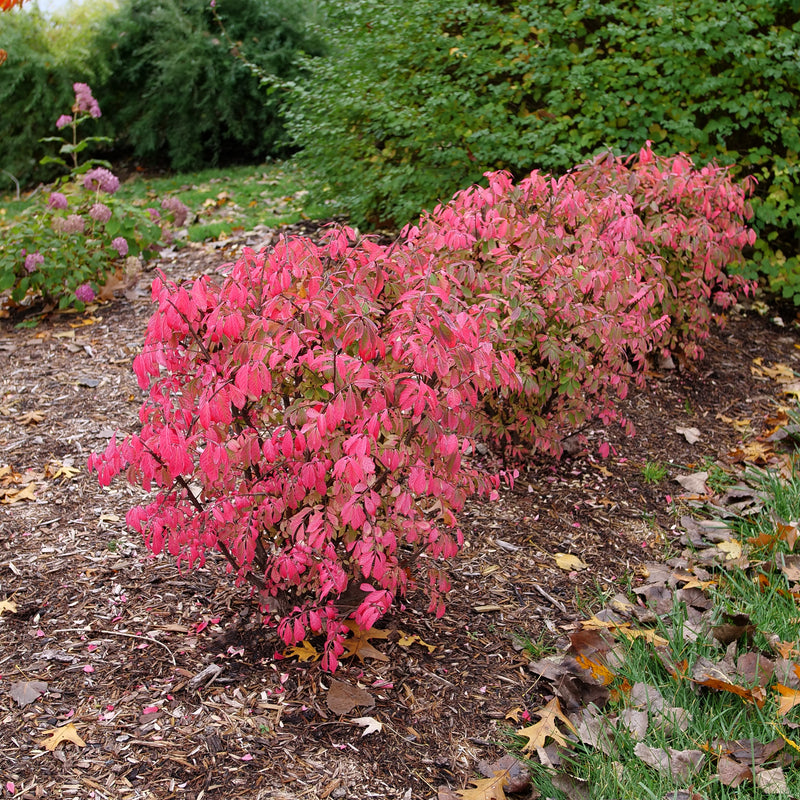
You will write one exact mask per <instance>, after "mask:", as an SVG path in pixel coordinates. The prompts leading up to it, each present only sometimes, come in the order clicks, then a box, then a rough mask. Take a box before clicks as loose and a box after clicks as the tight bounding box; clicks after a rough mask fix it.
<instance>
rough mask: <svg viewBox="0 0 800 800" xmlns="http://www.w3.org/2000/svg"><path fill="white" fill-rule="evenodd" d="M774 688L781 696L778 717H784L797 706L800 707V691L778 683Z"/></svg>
mask: <svg viewBox="0 0 800 800" xmlns="http://www.w3.org/2000/svg"><path fill="white" fill-rule="evenodd" d="M772 688H773V689H774V690H775V691H776V692H778V694H780V696H781V699H780V702H779V704H778V710H777V711H776V712H775V713H776V715H777V716H779V717H782V716H784V715H785V714H787V713H788V712H789V711H791V709H793V708H794V707H795V706H797V705H800V690H798V689H790V688H789V687H788V686H784V685H783V684H782V683H776V684H775V686H773V687H772Z"/></svg>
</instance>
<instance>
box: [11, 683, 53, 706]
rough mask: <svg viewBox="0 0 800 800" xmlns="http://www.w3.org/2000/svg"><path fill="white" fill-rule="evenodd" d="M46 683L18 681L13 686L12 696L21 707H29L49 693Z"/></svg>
mask: <svg viewBox="0 0 800 800" xmlns="http://www.w3.org/2000/svg"><path fill="white" fill-rule="evenodd" d="M47 686H48V684H47V682H46V681H17V682H16V683H12V684H11V688H10V692H11V696H12V697H13V698H14V699H15V700H16V701H17V703H18V704H19V705H21V706H27V705H28V704H29V703H32V702H33V701H34V700H37V699H38V698H40V697H41V696H42V695H43V694H44V693H45V692H46V691H47Z"/></svg>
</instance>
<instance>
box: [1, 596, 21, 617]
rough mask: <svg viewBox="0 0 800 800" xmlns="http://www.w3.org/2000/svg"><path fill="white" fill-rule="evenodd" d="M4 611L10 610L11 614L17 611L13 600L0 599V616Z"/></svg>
mask: <svg viewBox="0 0 800 800" xmlns="http://www.w3.org/2000/svg"><path fill="white" fill-rule="evenodd" d="M4 611H10V612H11V613H12V614H16V613H17V604H16V603H15V602H14V601H13V600H0V616H2V615H3V612H4Z"/></svg>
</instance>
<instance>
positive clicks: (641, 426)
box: [0, 234, 800, 800]
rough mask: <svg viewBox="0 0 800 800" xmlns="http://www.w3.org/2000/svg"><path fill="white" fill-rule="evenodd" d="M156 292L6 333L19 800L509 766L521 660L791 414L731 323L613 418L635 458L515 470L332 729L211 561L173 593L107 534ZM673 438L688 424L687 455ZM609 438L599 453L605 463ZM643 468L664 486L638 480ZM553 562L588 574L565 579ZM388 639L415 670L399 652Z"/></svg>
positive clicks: (8, 768)
mask: <svg viewBox="0 0 800 800" xmlns="http://www.w3.org/2000/svg"><path fill="white" fill-rule="evenodd" d="M265 235H266V236H267V237H268V236H269V235H268V234H265ZM246 241H247V237H244V236H243V237H239V239H237V240H229V241H228V242H223V243H219V244H218V245H215V246H205V247H200V246H190V247H187V248H185V249H183V250H181V251H179V252H177V253H174V254H172V255H167V256H166V257H165V258H164V260H163V261H162V263H160V264H159V265H158V266H159V267H161V268H163V269H164V270H165V271H166V272H167V274H168V275H169V276H170V277H173V278H176V279H183V278H193V277H195V276H197V275H199V274H201V273H202V272H212V271H214V270H215V269H216V268H217V267H218V266H219V265H221V264H222V263H223V262H226V261H230V260H232V259H234V258H235V257H236V255H237V253H238V250H239V248H240V247H241V245H242V244H244V243H246ZM249 243H250V244H253V245H257V244H260V243H263V242H257V241H255V240H250V241H249ZM151 277H152V275H151V274H149V273H145V274H143V275H141V276H139V278H138V280H131V281H129V282H128V284H127V285H126V287H125V289H124V293H123V296H121V297H119V298H117V299H116V300H114V301H113V302H108V303H105V304H102V305H98V306H97V307H95V308H92V309H90V310H89V311H88V312H87V313H85V314H73V315H62V316H57V317H53V318H50V319H45V320H44V321H43V322H42V323H41V324H40V325H39V326H38V327H36V328H33V329H16V328H14V327H13V325H12V324H11V322H10V321H9V320H5V321H3V320H0V364H1V365H2V368H1V369H0V545H1V546H2V553H0V603H1V602H2V601H3V600H6V601H12V604H13V605H15V607H16V611H14V610H13V606H8V605H7V606H5V607H4V606H3V605H0V608H2V609H4V610H3V611H2V615H0V642H1V643H2V647H0V674H1V675H2V677H1V678H0V721H1V722H2V724H0V779H1V780H0V792H2V791H3V787H4V786H5V785H6V783H7V782H13V783H14V785H15V786H14V790H15V796H16V797H30V798H34V797H60V798H71V797H75V798H88V797H92V798H156V799H157V800H162V798H173V797H175V798H187V800H189V799H191V800H201V798H237V797H241V798H276V799H278V800H279V799H280V798H311V799H319V800H323V799H324V798H329V797H330V798H354V799H355V798H358V799H359V800H361V799H362V798H369V797H377V798H412V797H413V798H434V797H436V796H437V793H438V792H439V787H441V786H449V787H451V788H452V789H455V790H458V789H461V788H463V787H464V786H465V785H466V784H467V782H468V781H469V779H470V778H471V777H473V776H475V775H476V774H477V768H478V763H479V762H480V761H482V760H483V761H490V762H491V761H493V760H494V759H497V758H499V757H500V756H501V755H502V754H503V744H504V743H507V742H508V738H507V731H508V730H509V729H510V728H511V727H513V723H512V722H511V721H510V718H509V717H508V715H509V713H510V712H512V713H513V711H514V709H517V710H518V711H519V710H523V709H528V710H534V709H535V708H537V707H539V706H540V705H541V704H542V703H543V701H544V700H545V699H546V698H545V695H544V692H546V686H544V685H541V686H540V685H537V683H536V682H535V679H534V678H533V677H532V676H531V674H530V673H529V672H528V671H527V670H526V669H525V665H526V663H527V660H528V656H527V655H526V653H525V651H524V650H523V649H522V648H521V646H520V639H521V638H528V639H530V640H533V641H537V640H540V639H542V640H543V641H554V640H555V639H557V638H558V637H559V636H561V635H563V633H564V632H565V631H568V630H569V629H570V626H571V625H572V624H573V623H574V622H575V620H576V619H579V618H582V617H584V616H586V615H587V614H589V613H590V612H591V608H592V604H593V602H595V601H596V598H597V593H598V592H604V591H611V592H614V591H616V590H617V589H619V588H621V587H625V586H626V585H627V583H628V580H629V578H630V577H631V576H632V575H633V574H634V573H635V572H636V570H637V566H639V565H640V564H642V563H643V562H645V561H651V560H653V559H654V558H658V557H663V556H664V555H665V553H668V552H669V551H670V548H671V546H672V543H673V542H675V541H676V540H677V525H676V519H677V514H676V511H679V510H680V507H681V503H682V501H679V500H677V499H676V498H677V497H678V495H680V494H681V493H682V492H684V490H683V489H682V487H681V486H680V485H679V484H677V483H676V482H674V478H675V477H677V476H680V475H687V474H690V473H692V472H696V471H700V470H705V471H709V472H710V474H711V477H710V479H709V483H710V484H711V490H712V493H713V491H717V490H721V488H722V483H723V482H724V480H725V479H726V478H729V479H735V476H736V473H737V471H739V470H741V469H742V468H744V467H745V466H747V460H748V459H749V462H750V463H751V464H752V463H756V464H761V465H764V464H770V465H773V466H776V467H778V468H780V467H781V466H782V464H783V463H784V460H783V459H784V457H783V456H781V455H780V453H775V452H774V450H773V445H772V444H771V443H769V442H768V441H767V438H768V436H769V434H770V433H772V431H773V430H774V429H775V428H776V426H778V425H779V424H780V423H781V422H782V421H785V416H782V411H781V408H782V407H783V406H784V405H785V404H786V403H787V401H786V400H785V398H784V397H782V395H781V385H780V384H778V383H777V382H776V381H774V380H773V379H772V378H771V377H769V375H766V374H763V373H762V374H759V372H760V371H759V369H758V368H757V367H758V365H757V364H756V365H755V366H756V369H755V371H754V360H755V359H762V360H763V361H762V362H761V363H762V364H763V365H773V364H776V363H783V364H788V365H790V366H796V365H797V361H798V360H799V359H800V350H798V343H799V342H800V339H799V338H798V336H797V334H796V333H795V332H794V331H793V330H791V329H790V328H788V327H779V326H777V325H776V324H775V323H774V322H773V321H771V320H770V319H768V318H762V317H760V316H758V315H756V314H754V313H752V312H747V311H741V312H740V311H737V312H733V313H731V314H730V316H729V318H728V320H727V327H726V328H725V329H724V330H722V331H716V332H715V333H714V334H713V336H712V338H711V339H710V341H709V342H708V344H707V347H706V358H705V360H704V361H702V362H699V363H697V364H690V365H688V366H685V367H684V368H682V369H677V370H662V371H661V372H659V373H653V374H652V375H651V376H650V381H649V390H648V391H647V392H642V393H636V394H635V395H633V396H632V397H630V398H629V400H628V401H627V402H626V403H625V408H626V411H627V413H628V415H629V416H630V418H631V419H632V420H633V422H634V424H635V426H636V430H637V434H636V436H635V437H633V438H626V437H624V436H623V435H622V434H621V433H620V432H619V431H617V430H612V431H610V432H607V431H605V430H603V429H602V428H601V427H600V426H599V425H598V426H596V427H592V428H590V429H587V430H586V431H585V432H584V433H585V434H586V436H587V438H588V442H589V445H588V446H587V447H583V446H578V447H577V448H575V450H576V452H575V453H574V454H573V455H572V456H566V457H564V458H563V459H562V460H561V461H558V462H556V461H551V460H547V459H540V460H537V461H534V462H532V463H530V464H528V465H526V466H525V467H524V469H523V470H522V474H521V475H520V477H519V478H518V480H517V481H516V484H515V486H514V488H513V490H506V491H504V492H503V494H502V498H501V500H500V501H498V502H496V503H481V502H474V503H472V504H471V505H470V506H469V508H468V509H467V511H466V512H465V513H464V514H463V516H462V523H463V528H464V532H465V536H466V538H467V546H466V547H465V548H464V551H463V553H462V554H461V555H460V556H459V558H458V559H456V560H455V562H454V563H453V566H452V576H453V584H454V589H453V592H452V595H451V596H450V598H449V604H448V610H447V614H446V615H445V617H444V618H443V619H442V620H439V621H436V620H434V619H431V618H429V617H428V616H427V615H426V614H425V613H424V605H420V607H419V608H418V607H416V606H415V604H414V600H415V599H416V598H413V597H412V598H411V602H410V604H409V609H408V610H407V611H406V612H404V613H403V614H402V615H399V614H398V615H396V616H393V617H391V618H388V619H386V620H384V621H383V622H382V623H381V627H383V628H385V629H386V630H387V631H389V632H390V633H389V635H388V638H386V639H383V640H381V639H373V640H372V642H371V644H372V645H373V646H374V647H375V648H376V649H377V650H378V651H379V652H380V653H381V654H382V655H383V656H384V658H385V659H386V660H378V659H375V658H367V659H365V661H364V662H363V663H362V662H360V661H359V660H358V659H352V660H349V661H346V662H344V663H343V665H342V667H341V668H340V671H339V672H338V673H337V674H336V676H335V679H336V680H338V681H340V682H343V683H345V684H347V685H348V686H350V687H351V688H352V687H356V685H358V686H360V687H361V688H362V689H364V690H365V691H366V692H368V694H369V697H368V698H366V697H365V696H363V695H362V696H361V698H360V699H361V702H362V705H360V706H357V707H354V708H353V710H352V711H351V712H350V713H347V714H344V715H339V714H336V713H334V712H333V711H331V709H330V707H329V705H328V701H329V700H330V696H329V694H328V692H329V689H330V687H331V685H332V678H331V676H330V675H327V674H325V673H322V672H321V671H320V669H319V667H318V664H317V663H314V662H300V661H298V660H297V659H296V658H294V657H292V658H282V657H281V655H280V653H281V650H282V649H283V648H282V646H281V645H280V643H279V642H278V641H277V639H276V638H275V635H274V632H273V631H272V630H270V629H269V628H267V627H265V626H263V625H262V624H261V622H260V620H259V619H258V615H257V613H256V612H255V609H254V608H253V606H252V605H251V604H250V602H249V600H248V597H247V593H246V591H245V590H243V589H242V590H237V589H235V588H234V587H233V586H232V583H231V581H230V580H229V579H228V577H227V576H226V575H225V573H224V569H223V565H222V564H220V563H211V562H209V563H208V564H207V566H206V568H205V569H202V570H196V571H193V572H191V573H187V574H181V573H179V572H178V571H177V570H176V568H175V566H174V565H173V563H172V562H171V561H170V560H169V559H168V558H166V557H159V558H156V559H153V558H152V557H150V555H149V554H148V553H147V551H146V550H145V548H144V547H143V545H142V543H141V542H140V541H139V540H138V538H137V537H136V536H135V535H133V534H131V533H129V532H128V531H127V530H126V528H125V523H124V517H125V513H126V511H127V510H128V508H129V507H130V506H131V505H132V503H133V502H134V501H135V499H136V498H137V497H138V496H139V493H138V492H137V490H135V489H133V488H132V487H130V486H128V485H127V484H125V483H124V482H122V481H118V482H117V483H115V484H114V485H113V486H112V488H111V489H109V490H105V489H101V488H100V487H99V486H98V484H97V481H96V479H95V478H94V477H93V476H90V475H88V474H87V472H86V469H85V464H86V458H87V456H88V455H89V453H90V452H92V451H94V450H98V449H102V448H104V447H105V444H106V442H107V441H108V439H109V438H110V436H111V435H112V433H113V432H114V431H115V430H120V431H123V432H126V431H132V430H134V429H135V426H136V424H137V411H138V406H139V403H140V402H141V397H142V395H141V392H140V391H139V389H138V387H137V385H136V382H135V379H134V377H133V374H132V372H131V361H132V359H133V357H134V355H135V354H136V353H137V352H138V349H139V347H140V345H141V342H142V339H143V332H144V327H145V325H146V322H147V319H148V317H149V314H150V310H151V308H150V304H149V290H148V285H149V280H150V278H151ZM676 428H697V429H698V430H699V432H700V439H699V441H697V442H696V443H694V444H689V442H688V441H687V439H686V438H685V436H684V435H682V434H680V433H678V432H676ZM605 436H610V439H611V441H612V444H613V445H614V448H615V451H616V452H615V455H613V456H612V457H611V458H608V459H606V460H601V459H600V458H599V457H597V456H596V455H595V454H596V453H597V444H598V442H599V441H601V440H602V438H603V437H605ZM743 444H744V445H745V447H742V445H743ZM747 445H749V447H747ZM775 446H776V447H777V446H778V445H775ZM659 464H661V465H664V467H665V468H666V470H667V475H666V476H665V477H664V478H663V479H661V480H660V481H659V482H657V483H648V482H647V480H646V474H647V475H650V476H651V477H652V474H653V473H654V472H655V466H656V465H659ZM670 498H672V503H671V502H670ZM706 499H709V498H706ZM710 499H713V498H710ZM557 553H568V554H572V555H576V556H578V557H579V558H580V559H581V560H582V561H583V562H584V563H585V564H587V565H588V568H586V569H579V570H575V571H567V570H565V569H561V568H559V566H557V564H556V561H555V554H557ZM400 631H402V632H403V633H404V634H411V635H416V636H418V637H419V639H420V640H422V642H424V643H425V644H427V645H430V646H431V649H430V651H429V649H428V648H427V647H425V646H423V645H422V644H420V643H419V642H418V641H417V642H415V643H411V644H406V645H405V646H403V645H402V644H401V642H400V638H401V634H400ZM34 681H41V682H44V683H45V684H46V686H42V685H39V686H38V689H37V685H36V684H33V685H30V686H29V687H27V688H28V689H29V690H30V691H31V692H32V694H33V696H35V699H31V700H30V701H29V702H24V704H21V702H20V701H19V700H17V699H15V695H17V696H18V695H19V692H20V690H21V688H20V687H21V686H22V682H34ZM22 688H25V687H24V686H22ZM39 690H41V691H39ZM337 690H341V687H338V689H337ZM344 691H348V690H346V689H345V690H344ZM26 699H27V698H26ZM365 717H371V718H373V719H375V720H377V721H378V722H380V723H381V724H382V730H380V731H378V732H374V733H369V735H364V736H362V733H363V732H364V730H365V728H364V727H362V725H361V724H359V722H354V721H353V720H354V719H358V718H365ZM68 722H69V723H73V724H74V726H75V731H76V732H77V734H78V735H79V736H80V738H81V740H82V741H83V742H84V743H85V744H84V745H83V746H79V745H76V744H74V743H70V742H65V743H63V744H60V745H58V747H57V748H55V749H54V750H53V751H50V750H48V749H47V748H46V747H45V745H44V744H43V741H44V740H45V739H46V737H47V736H48V734H49V731H51V730H52V729H54V728H56V727H58V726H62V725H65V724H67V723H68ZM365 724H366V723H365ZM7 791H8V790H7ZM443 796H444V795H443ZM515 796H519V797H536V796H537V795H536V791H535V789H528V790H526V792H525V793H523V794H520V795H515Z"/></svg>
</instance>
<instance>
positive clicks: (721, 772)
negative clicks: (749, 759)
mask: <svg viewBox="0 0 800 800" xmlns="http://www.w3.org/2000/svg"><path fill="white" fill-rule="evenodd" d="M717 775H718V777H719V782H720V783H721V784H722V785H723V786H731V787H733V788H734V789H735V788H736V787H737V786H739V784H741V783H744V782H745V781H750V780H752V779H753V771H752V770H751V769H750V767H749V766H748V765H747V764H742V763H741V762H740V761H736V760H735V759H733V758H728V756H722V757H721V758H720V759H719V761H717Z"/></svg>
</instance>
